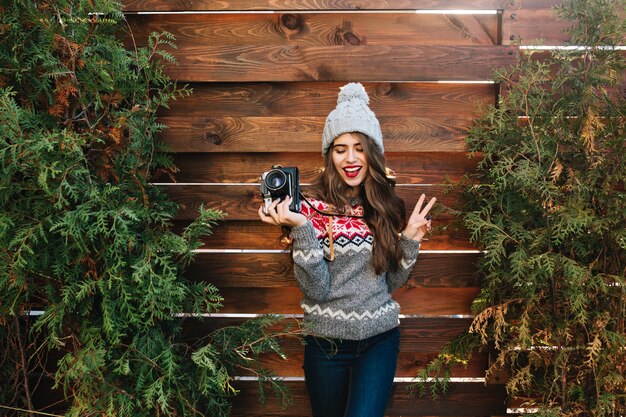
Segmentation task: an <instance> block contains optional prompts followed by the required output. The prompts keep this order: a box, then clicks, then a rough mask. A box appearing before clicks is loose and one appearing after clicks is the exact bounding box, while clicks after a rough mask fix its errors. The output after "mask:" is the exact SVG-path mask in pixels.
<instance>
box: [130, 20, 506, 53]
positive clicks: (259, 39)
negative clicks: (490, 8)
mask: <svg viewBox="0 0 626 417" xmlns="http://www.w3.org/2000/svg"><path fill="white" fill-rule="evenodd" d="M127 20H128V22H129V24H130V28H131V31H132V34H133V36H134V37H135V39H136V40H141V39H147V38H148V36H149V35H150V33H152V32H161V31H163V30H167V31H168V32H170V33H171V34H172V35H174V36H175V38H176V46H177V47H178V48H179V49H180V50H187V49H188V48H193V47H195V46H196V45H216V44H217V45H220V46H239V45H256V46H267V45H283V46H284V45H292V46H293V45H300V46H334V45H348V46H354V45H394V46H395V45H495V44H496V43H497V33H498V16H497V15H495V14H491V15H472V14H466V15H457V14H416V13H233V14H228V13H218V14H206V13H202V14H144V15H129V16H127Z"/></svg>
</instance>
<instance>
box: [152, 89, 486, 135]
mask: <svg viewBox="0 0 626 417" xmlns="http://www.w3.org/2000/svg"><path fill="white" fill-rule="evenodd" d="M343 84H344V83H342V82H294V83H259V82H251V83H192V84H189V87H190V88H191V89H192V90H193V94H192V95H191V96H189V97H185V98H184V99H181V100H176V101H173V102H171V103H170V108H169V109H163V110H162V112H161V113H160V115H161V116H163V117H168V118H169V119H168V120H169V121H172V119H171V118H176V117H179V118H191V119H190V120H198V119H200V120H204V123H205V124H209V123H216V124H217V125H218V126H219V123H217V122H213V121H212V120H213V118H217V120H220V119H223V118H228V117H233V118H235V117H237V118H251V117H254V118H259V117H272V118H278V117H285V118H294V117H296V118H304V119H303V120H305V121H306V120H308V119H307V118H311V117H312V118H318V117H319V118H325V117H326V116H327V115H328V113H329V112H330V111H331V110H332V109H334V108H335V105H336V104H337V93H338V92H339V88H340V87H341V86H342V85H343ZM363 86H364V87H365V90H366V91H367V94H368V96H369V98H370V107H371V109H372V111H374V113H376V116H378V117H379V118H381V117H382V118H386V117H419V118H424V119H431V118H432V119H435V120H437V119H439V120H450V119H456V120H459V121H460V120H464V119H468V118H473V117H475V116H476V115H477V114H479V113H481V108H484V107H486V106H487V105H495V104H496V94H497V91H496V85H494V84H467V83H431V82H364V83H363ZM196 118H198V119H196ZM202 118H204V119H202ZM319 134H320V135H321V131H320V133H319Z"/></svg>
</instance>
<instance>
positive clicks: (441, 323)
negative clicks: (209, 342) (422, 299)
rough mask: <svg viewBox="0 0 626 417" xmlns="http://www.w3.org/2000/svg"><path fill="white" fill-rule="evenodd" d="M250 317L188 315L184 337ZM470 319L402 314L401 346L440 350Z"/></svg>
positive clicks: (295, 324)
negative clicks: (199, 316) (198, 316)
mask: <svg viewBox="0 0 626 417" xmlns="http://www.w3.org/2000/svg"><path fill="white" fill-rule="evenodd" d="M300 313H302V311H300ZM247 320H248V319H243V318H239V317H210V318H195V317H187V318H184V319H183V338H184V340H186V341H188V342H189V341H197V340H199V339H201V338H203V337H205V336H207V335H209V334H211V333H212V332H214V331H215V330H217V329H221V328H223V327H228V326H238V325H240V324H242V323H243V322H244V321H247ZM301 320H302V319H301V318H298V319H294V318H283V319H282V320H279V321H278V322H277V323H276V324H275V325H272V326H271V327H270V329H271V330H275V331H281V330H284V329H285V327H286V326H287V325H289V326H290V327H291V328H292V329H297V328H299V327H300V324H299V323H300V322H301ZM471 323H472V319H471V318H449V317H426V318H424V317H401V318H400V350H401V351H403V352H406V353H432V352H437V351H439V350H441V349H442V348H443V347H444V346H445V345H446V344H447V343H449V342H450V341H451V340H452V339H454V338H455V337H456V336H458V335H459V334H460V333H462V332H464V331H465V330H467V329H468V328H469V326H470V324H471ZM294 340H297V339H296V338H295V336H294V337H292V338H289V339H288V338H285V339H284V342H285V343H287V344H292V342H293V341H294ZM296 343H297V345H298V346H299V348H300V349H301V348H302V346H301V342H300V341H297V342H296ZM294 349H295V348H294ZM422 365H423V364H422ZM482 376H484V375H482Z"/></svg>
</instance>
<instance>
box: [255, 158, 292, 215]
mask: <svg viewBox="0 0 626 417" xmlns="http://www.w3.org/2000/svg"><path fill="white" fill-rule="evenodd" d="M260 188H261V196H262V197H263V201H264V202H265V209H267V208H268V207H269V206H270V204H272V201H274V200H283V199H284V198H285V197H287V196H291V198H292V200H291V204H289V210H291V211H293V212H296V213H299V212H300V173H299V171H298V167H282V166H280V165H274V166H273V167H272V169H270V170H269V171H266V172H264V173H262V174H261V187H260Z"/></svg>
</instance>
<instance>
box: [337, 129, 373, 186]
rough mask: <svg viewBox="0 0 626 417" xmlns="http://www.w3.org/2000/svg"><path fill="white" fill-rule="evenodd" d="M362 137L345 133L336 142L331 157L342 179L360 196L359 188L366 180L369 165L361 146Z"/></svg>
mask: <svg viewBox="0 0 626 417" xmlns="http://www.w3.org/2000/svg"><path fill="white" fill-rule="evenodd" d="M360 136H361V135H356V134H352V133H344V134H342V135H340V136H337V138H336V139H335V140H334V142H333V144H332V146H331V152H332V154H331V156H332V161H333V165H334V166H335V169H336V170H337V172H338V173H339V175H340V176H341V179H343V181H344V182H345V183H346V184H347V185H348V186H349V187H352V188H353V190H354V191H355V192H356V194H357V195H358V188H357V187H358V186H359V185H360V184H361V183H362V182H363V181H364V180H365V177H366V176H367V172H368V168H369V165H368V163H367V156H366V155H365V151H364V150H363V145H362V144H361V140H366V139H361V138H360Z"/></svg>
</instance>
